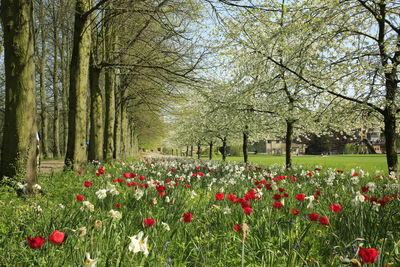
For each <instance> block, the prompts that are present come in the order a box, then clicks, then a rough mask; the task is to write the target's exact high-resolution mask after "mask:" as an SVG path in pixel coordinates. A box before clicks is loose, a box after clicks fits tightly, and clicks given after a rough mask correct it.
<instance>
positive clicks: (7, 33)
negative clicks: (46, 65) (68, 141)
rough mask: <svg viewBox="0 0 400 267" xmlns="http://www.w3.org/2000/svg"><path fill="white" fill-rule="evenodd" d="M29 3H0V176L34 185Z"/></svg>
mask: <svg viewBox="0 0 400 267" xmlns="http://www.w3.org/2000/svg"><path fill="white" fill-rule="evenodd" d="M32 5H33V1H30V0H2V1H1V19H2V22H3V32H4V65H5V90H6V98H5V114H4V116H5V117H4V120H5V121H4V127H3V144H2V150H1V162H0V177H3V176H8V177H18V176H22V177H25V178H26V181H27V183H28V192H32V186H33V185H34V184H36V181H37V180H36V179H37V178H36V149H37V142H36V97H35V62H34V58H35V57H34V31H33V14H32V13H33V6H32Z"/></svg>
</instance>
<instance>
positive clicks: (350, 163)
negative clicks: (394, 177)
mask: <svg viewBox="0 0 400 267" xmlns="http://www.w3.org/2000/svg"><path fill="white" fill-rule="evenodd" d="M215 159H216V160H220V159H221V157H219V156H217V157H215ZM227 160H228V161H235V162H243V157H240V156H229V157H227ZM292 160H293V164H294V165H302V166H303V167H305V168H309V169H314V168H315V166H322V167H323V168H335V169H342V170H350V169H353V168H357V167H359V168H361V169H362V170H364V171H367V172H370V173H372V174H373V173H375V170H379V171H381V173H387V165H386V155H330V156H324V157H321V156H319V155H318V156H317V155H300V156H293V157H292ZM249 162H250V163H251V164H257V165H262V166H270V165H273V164H276V163H277V164H281V165H283V164H285V156H284V155H283V156H274V155H249Z"/></svg>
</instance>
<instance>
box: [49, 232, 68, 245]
mask: <svg viewBox="0 0 400 267" xmlns="http://www.w3.org/2000/svg"><path fill="white" fill-rule="evenodd" d="M64 237H65V234H64V233H63V232H60V231H57V230H56V231H53V233H52V234H51V235H49V241H50V243H54V244H57V245H60V244H61V243H62V242H63V241H64Z"/></svg>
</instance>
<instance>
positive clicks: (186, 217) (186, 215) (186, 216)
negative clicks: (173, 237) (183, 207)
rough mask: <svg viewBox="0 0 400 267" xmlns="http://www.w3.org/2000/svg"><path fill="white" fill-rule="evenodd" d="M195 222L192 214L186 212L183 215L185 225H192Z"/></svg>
mask: <svg viewBox="0 0 400 267" xmlns="http://www.w3.org/2000/svg"><path fill="white" fill-rule="evenodd" d="M192 220H193V215H192V213H190V212H186V213H184V214H183V221H184V222H185V223H190V222H191V221H192Z"/></svg>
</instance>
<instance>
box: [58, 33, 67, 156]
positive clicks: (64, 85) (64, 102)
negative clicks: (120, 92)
mask: <svg viewBox="0 0 400 267" xmlns="http://www.w3.org/2000/svg"><path fill="white" fill-rule="evenodd" d="M62 34H63V36H62V41H61V53H60V57H61V64H62V66H61V83H62V98H61V102H62V107H63V112H62V116H63V126H64V127H63V128H64V133H63V135H62V136H63V154H64V155H65V152H66V151H67V144H68V75H67V73H68V63H67V60H66V59H65V58H67V59H68V57H65V56H64V51H66V50H67V46H66V41H67V40H66V38H67V37H66V36H65V35H66V34H67V33H66V31H64V30H63V31H62Z"/></svg>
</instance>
